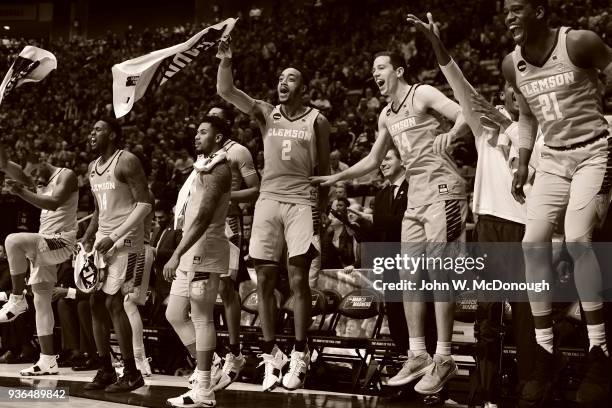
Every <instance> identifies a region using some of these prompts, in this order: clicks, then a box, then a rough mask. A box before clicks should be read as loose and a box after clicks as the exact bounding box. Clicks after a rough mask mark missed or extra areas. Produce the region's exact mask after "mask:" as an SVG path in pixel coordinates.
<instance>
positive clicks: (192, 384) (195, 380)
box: [187, 370, 198, 390]
mask: <svg viewBox="0 0 612 408" xmlns="http://www.w3.org/2000/svg"><path fill="white" fill-rule="evenodd" d="M197 383H198V377H197V376H196V370H193V373H191V375H190V376H189V380H187V387H189V389H190V390H193V389H194V388H195V386H196V384H197Z"/></svg>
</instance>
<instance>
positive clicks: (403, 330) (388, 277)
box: [384, 252, 437, 354]
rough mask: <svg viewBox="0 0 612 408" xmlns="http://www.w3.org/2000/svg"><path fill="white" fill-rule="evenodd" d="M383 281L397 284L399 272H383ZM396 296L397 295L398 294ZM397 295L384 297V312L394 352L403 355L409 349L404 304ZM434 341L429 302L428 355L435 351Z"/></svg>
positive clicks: (431, 312)
mask: <svg viewBox="0 0 612 408" xmlns="http://www.w3.org/2000/svg"><path fill="white" fill-rule="evenodd" d="M398 253H399V252H398ZM384 280H385V282H399V281H400V276H399V272H398V271H397V270H396V269H392V270H388V271H385V275H384ZM397 294H399V292H398V293H397ZM397 294H394V296H387V295H386V299H385V312H386V314H387V321H388V323H389V334H390V335H391V339H392V340H393V343H394V344H395V347H396V350H397V352H398V353H400V354H405V353H406V351H407V350H408V349H409V348H410V343H409V341H408V338H409V335H408V323H407V322H406V314H405V313H404V303H403V302H402V301H401V299H400V298H399V297H398V296H397ZM436 340H437V330H436V314H435V310H434V307H433V303H431V302H429V303H427V312H426V317H425V345H426V347H427V351H428V352H429V353H430V354H433V353H434V352H435V350H436Z"/></svg>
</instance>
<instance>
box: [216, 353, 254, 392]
mask: <svg viewBox="0 0 612 408" xmlns="http://www.w3.org/2000/svg"><path fill="white" fill-rule="evenodd" d="M245 363H246V359H245V358H244V356H243V355H242V353H240V355H239V356H237V357H236V356H234V355H233V354H232V353H227V354H226V356H225V364H223V369H222V370H219V372H220V376H219V380H218V381H217V382H216V383H214V384H216V385H215V386H214V387H213V390H214V391H220V390H224V389H226V388H227V387H228V386H229V385H230V384H231V383H233V382H234V381H236V380H237V379H238V375H240V371H241V370H242V367H244V364H245Z"/></svg>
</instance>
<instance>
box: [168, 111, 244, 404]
mask: <svg viewBox="0 0 612 408" xmlns="http://www.w3.org/2000/svg"><path fill="white" fill-rule="evenodd" d="M229 136H230V131H229V127H228V126H227V124H226V122H225V121H224V120H222V119H220V118H218V117H214V116H207V117H206V118H204V120H203V121H202V123H201V124H200V126H199V127H198V133H197V134H196V137H195V149H196V152H197V153H199V154H202V155H203V157H201V158H199V159H198V161H197V162H196V163H195V164H194V167H195V169H196V171H197V174H196V175H195V177H189V178H188V179H187V181H186V183H190V184H189V195H188V197H187V199H186V200H185V203H184V205H183V206H182V208H179V209H177V217H178V218H179V219H180V220H181V223H182V224H183V225H182V226H181V227H182V230H183V237H182V239H181V242H180V243H179V244H178V246H177V248H176V249H175V250H174V253H173V254H172V257H171V258H170V260H168V262H167V263H166V265H165V266H164V278H166V280H174V282H173V283H172V289H171V292H170V293H171V295H170V300H169V303H168V309H171V308H172V309H174V308H175V307H176V306H175V304H174V303H175V302H177V301H178V302H179V303H180V307H181V310H182V311H183V313H184V306H183V302H182V298H185V297H187V298H188V299H189V302H190V306H191V321H192V322H193V327H194V328H195V333H194V334H195V344H196V360H197V368H196V371H195V377H196V381H195V383H194V384H190V386H191V387H192V388H191V389H190V390H189V391H188V392H187V393H185V394H183V395H180V396H178V397H176V398H170V399H168V403H169V404H170V405H172V406H175V407H213V406H215V393H214V390H213V388H212V384H211V366H212V360H213V353H214V350H215V345H216V333H215V324H214V321H213V308H214V305H215V301H216V299H217V293H218V292H219V281H220V276H221V275H223V274H225V273H227V271H228V268H229V258H230V245H229V240H228V239H227V237H226V235H225V218H226V217H227V210H228V207H229V202H230V191H231V187H232V176H231V170H230V166H229V164H228V163H227V157H226V153H225V151H224V150H223V147H222V146H223V144H224V143H225V142H226V141H227V139H228V138H229ZM175 278H176V279H175ZM179 294H180V295H179ZM185 295H186V296H185Z"/></svg>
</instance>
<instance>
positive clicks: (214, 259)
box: [178, 237, 231, 275]
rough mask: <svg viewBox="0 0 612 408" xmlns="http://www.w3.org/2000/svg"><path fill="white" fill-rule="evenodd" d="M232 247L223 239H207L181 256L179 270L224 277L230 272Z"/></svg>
mask: <svg viewBox="0 0 612 408" xmlns="http://www.w3.org/2000/svg"><path fill="white" fill-rule="evenodd" d="M230 246H231V245H230V242H229V241H228V240H227V239H223V237H217V238H215V237H209V238H206V239H204V240H203V241H202V242H197V243H196V244H194V245H193V246H192V247H191V248H189V250H187V252H185V254H183V256H181V260H180V262H179V267H178V269H181V270H183V271H187V272H190V271H195V272H202V273H215V274H219V275H224V274H226V273H227V271H228V270H229V261H230Z"/></svg>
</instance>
